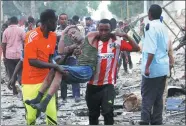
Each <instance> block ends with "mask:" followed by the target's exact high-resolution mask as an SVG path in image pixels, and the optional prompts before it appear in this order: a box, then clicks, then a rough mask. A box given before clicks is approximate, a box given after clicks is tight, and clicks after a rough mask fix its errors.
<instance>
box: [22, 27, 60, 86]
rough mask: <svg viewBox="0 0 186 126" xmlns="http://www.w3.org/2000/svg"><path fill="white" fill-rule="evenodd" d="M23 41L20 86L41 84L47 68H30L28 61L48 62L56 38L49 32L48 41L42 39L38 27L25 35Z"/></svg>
mask: <svg viewBox="0 0 186 126" xmlns="http://www.w3.org/2000/svg"><path fill="white" fill-rule="evenodd" d="M27 35H28V36H26V39H25V48H24V59H23V72H22V84H38V83H42V82H43V81H44V79H45V77H46V76H47V74H48V72H49V69H48V68H37V67H33V66H30V64H29V61H28V60H29V59H38V60H41V61H44V62H49V56H50V54H54V51H55V46H56V40H57V36H56V34H55V33H54V32H50V33H49V36H48V39H46V38H44V37H43V33H42V32H41V29H40V27H38V28H36V29H34V30H32V31H31V32H29V33H28V34H27Z"/></svg>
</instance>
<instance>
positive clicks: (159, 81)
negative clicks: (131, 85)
mask: <svg viewBox="0 0 186 126" xmlns="http://www.w3.org/2000/svg"><path fill="white" fill-rule="evenodd" d="M165 83H166V76H162V77H156V78H145V77H144V76H142V83H141V95H142V110H141V120H142V121H144V122H146V123H150V124H152V125H161V124H162V112H163V92H164V89H165Z"/></svg>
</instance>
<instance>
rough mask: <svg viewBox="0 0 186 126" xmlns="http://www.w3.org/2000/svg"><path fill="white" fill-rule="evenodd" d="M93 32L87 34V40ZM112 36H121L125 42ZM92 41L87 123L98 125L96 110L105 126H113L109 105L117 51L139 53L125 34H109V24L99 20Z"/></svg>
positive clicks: (137, 47)
mask: <svg viewBox="0 0 186 126" xmlns="http://www.w3.org/2000/svg"><path fill="white" fill-rule="evenodd" d="M93 34H94V35H95V33H89V34H88V38H91V37H92V36H94V35H93ZM116 36H119V37H123V38H125V39H126V40H128V41H129V42H126V41H125V40H121V39H119V38H117V39H116ZM93 38H96V39H93V42H92V43H93V44H92V45H95V47H96V48H97V65H96V68H95V73H94V75H93V77H92V78H91V80H90V81H89V82H88V85H87V90H86V102H87V106H88V109H89V124H90V125H98V118H99V116H100V107H101V109H102V115H103V117H104V124H105V125H113V124H114V119H113V117H114V114H113V104H114V97H115V92H114V85H115V84H116V73H117V65H118V58H119V54H120V52H121V51H130V52H131V51H139V50H140V49H139V46H138V45H137V44H136V43H135V42H134V40H132V39H131V38H130V37H129V36H128V35H127V34H124V33H118V32H117V33H115V34H112V33H111V22H110V21H109V20H108V19H102V20H101V21H100V22H99V24H98V32H97V35H96V36H94V37H93Z"/></svg>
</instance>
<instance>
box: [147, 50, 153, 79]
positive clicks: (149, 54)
mask: <svg viewBox="0 0 186 126" xmlns="http://www.w3.org/2000/svg"><path fill="white" fill-rule="evenodd" d="M153 58H154V54H151V53H148V58H147V63H146V66H145V75H146V76H149V74H150V71H149V67H150V65H151V63H152V60H153Z"/></svg>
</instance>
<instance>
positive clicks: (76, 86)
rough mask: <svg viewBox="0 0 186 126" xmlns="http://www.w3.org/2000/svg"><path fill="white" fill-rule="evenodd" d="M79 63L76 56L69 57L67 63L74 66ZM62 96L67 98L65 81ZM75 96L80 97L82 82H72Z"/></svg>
mask: <svg viewBox="0 0 186 126" xmlns="http://www.w3.org/2000/svg"><path fill="white" fill-rule="evenodd" d="M76 64H77V60H76V59H75V58H74V57H68V58H67V60H66V63H65V65H70V66H74V65H76ZM60 86H61V98H62V99H63V100H64V99H66V98H67V83H66V82H65V81H62V82H61V85H60ZM72 92H73V97H75V96H76V97H80V84H79V83H75V84H72Z"/></svg>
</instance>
